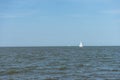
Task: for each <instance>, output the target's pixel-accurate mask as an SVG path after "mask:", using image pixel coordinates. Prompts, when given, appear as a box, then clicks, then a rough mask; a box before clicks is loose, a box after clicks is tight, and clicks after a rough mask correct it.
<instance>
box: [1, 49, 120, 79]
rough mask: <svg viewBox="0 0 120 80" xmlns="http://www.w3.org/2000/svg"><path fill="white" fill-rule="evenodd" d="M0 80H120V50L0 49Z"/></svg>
mask: <svg viewBox="0 0 120 80" xmlns="http://www.w3.org/2000/svg"><path fill="white" fill-rule="evenodd" d="M0 80H120V47H84V48H79V47H21V48H20V47H16V48H0Z"/></svg>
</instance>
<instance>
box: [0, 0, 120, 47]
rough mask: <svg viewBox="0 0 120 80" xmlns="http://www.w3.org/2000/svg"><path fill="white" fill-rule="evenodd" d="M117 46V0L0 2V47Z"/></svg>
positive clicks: (119, 10)
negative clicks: (81, 44)
mask: <svg viewBox="0 0 120 80" xmlns="http://www.w3.org/2000/svg"><path fill="white" fill-rule="evenodd" d="M80 41H83V42H84V45H91V46H102V45H103V46H104V45H120V0H0V46H66V45H74V46H76V45H79V42H80Z"/></svg>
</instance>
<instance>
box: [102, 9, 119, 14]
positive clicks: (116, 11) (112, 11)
mask: <svg viewBox="0 0 120 80" xmlns="http://www.w3.org/2000/svg"><path fill="white" fill-rule="evenodd" d="M101 12H102V13H104V14H120V10H105V11H101Z"/></svg>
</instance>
